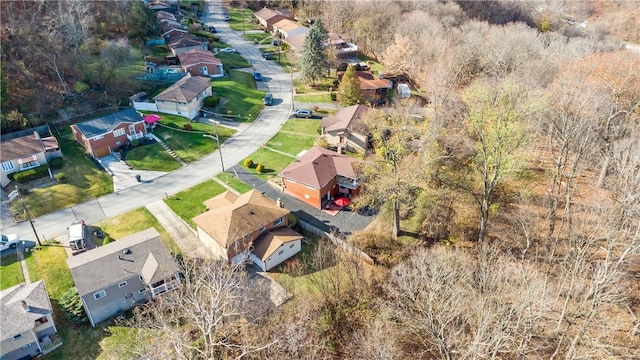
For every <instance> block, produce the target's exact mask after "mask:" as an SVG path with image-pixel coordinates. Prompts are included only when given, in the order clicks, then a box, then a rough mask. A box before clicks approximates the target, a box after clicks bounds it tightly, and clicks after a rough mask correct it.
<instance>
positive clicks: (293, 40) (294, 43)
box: [284, 33, 307, 53]
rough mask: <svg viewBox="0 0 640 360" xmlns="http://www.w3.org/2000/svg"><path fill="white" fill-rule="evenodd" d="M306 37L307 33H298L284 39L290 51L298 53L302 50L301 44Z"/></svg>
mask: <svg viewBox="0 0 640 360" xmlns="http://www.w3.org/2000/svg"><path fill="white" fill-rule="evenodd" d="M306 37H307V33H300V34H296V35H293V36H289V37H288V38H287V39H286V40H284V41H285V42H286V43H287V44H288V45H289V49H291V51H293V52H296V53H300V51H302V45H303V44H304V39H305V38H306Z"/></svg>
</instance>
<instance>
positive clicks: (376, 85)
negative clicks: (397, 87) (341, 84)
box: [338, 71, 393, 90]
mask: <svg viewBox="0 0 640 360" xmlns="http://www.w3.org/2000/svg"><path fill="white" fill-rule="evenodd" d="M356 73H357V75H358V80H359V81H360V89H362V90H367V89H371V90H377V89H391V88H393V83H392V82H391V80H387V79H376V78H375V77H374V76H373V73H371V71H356ZM343 75H344V71H339V72H338V80H340V81H341V80H342V76H343Z"/></svg>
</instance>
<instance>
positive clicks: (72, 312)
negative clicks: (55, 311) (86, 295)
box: [59, 286, 87, 323]
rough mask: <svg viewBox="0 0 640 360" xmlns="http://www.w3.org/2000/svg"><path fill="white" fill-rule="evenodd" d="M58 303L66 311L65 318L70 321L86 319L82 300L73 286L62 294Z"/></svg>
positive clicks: (79, 321)
mask: <svg viewBox="0 0 640 360" xmlns="http://www.w3.org/2000/svg"><path fill="white" fill-rule="evenodd" d="M59 303H60V305H61V306H62V308H63V309H64V311H66V312H67V318H68V319H69V320H71V321H72V322H75V323H81V322H85V321H87V314H86V313H85V311H84V307H83V306H82V300H81V299H80V295H78V289H77V288H76V287H75V286H74V287H71V288H69V289H68V290H67V291H65V292H64V294H62V296H61V297H60V301H59Z"/></svg>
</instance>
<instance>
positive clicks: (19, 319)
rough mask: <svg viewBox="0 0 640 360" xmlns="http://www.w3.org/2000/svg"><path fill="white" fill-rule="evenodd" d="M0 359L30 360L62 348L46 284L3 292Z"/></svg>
mask: <svg viewBox="0 0 640 360" xmlns="http://www.w3.org/2000/svg"><path fill="white" fill-rule="evenodd" d="M0 320H1V322H0V324H1V326H0V337H1V338H2V339H1V340H2V343H1V344H0V359H7V360H9V359H24V358H27V359H30V358H32V357H35V356H39V355H44V354H48V353H49V352H51V351H53V350H55V349H57V348H58V347H60V346H61V345H62V341H60V340H59V339H58V338H57V337H56V336H55V334H56V333H57V332H58V330H57V329H56V324H55V323H54V321H53V307H52V306H51V300H50V299H49V293H47V288H46V287H45V284H44V281H42V280H39V281H36V282H34V283H31V284H24V283H22V284H20V285H16V286H13V287H10V288H8V289H4V290H2V292H0Z"/></svg>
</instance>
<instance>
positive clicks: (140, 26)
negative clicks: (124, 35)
mask: <svg viewBox="0 0 640 360" xmlns="http://www.w3.org/2000/svg"><path fill="white" fill-rule="evenodd" d="M127 23H128V25H129V28H130V29H131V31H130V32H129V37H131V38H136V37H137V38H140V39H145V38H153V37H156V36H159V35H160V30H161V27H160V21H159V20H158V17H157V16H156V13H155V12H153V10H151V9H150V8H149V7H148V6H147V5H145V3H144V2H142V1H135V2H134V3H133V5H131V11H130V12H129V17H128V18H127Z"/></svg>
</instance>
